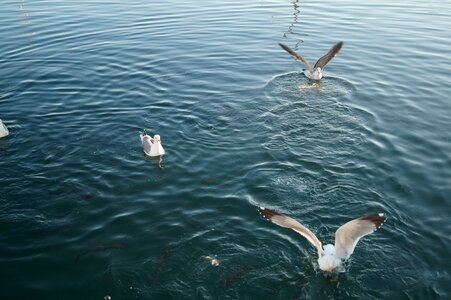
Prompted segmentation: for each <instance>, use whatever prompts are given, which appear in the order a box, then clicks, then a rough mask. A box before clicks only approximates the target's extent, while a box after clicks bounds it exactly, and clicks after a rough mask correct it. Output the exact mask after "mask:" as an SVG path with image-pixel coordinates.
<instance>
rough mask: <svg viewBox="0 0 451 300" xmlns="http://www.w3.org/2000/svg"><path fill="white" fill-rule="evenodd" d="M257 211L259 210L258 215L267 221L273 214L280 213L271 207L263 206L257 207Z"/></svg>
mask: <svg viewBox="0 0 451 300" xmlns="http://www.w3.org/2000/svg"><path fill="white" fill-rule="evenodd" d="M258 211H259V213H260V215H261V216H262V217H263V218H264V219H265V220H267V221H271V218H272V217H273V216H277V215H280V214H279V213H278V212H276V211H274V210H272V209H268V208H265V207H259V208H258Z"/></svg>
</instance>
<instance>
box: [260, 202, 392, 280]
mask: <svg viewBox="0 0 451 300" xmlns="http://www.w3.org/2000/svg"><path fill="white" fill-rule="evenodd" d="M259 211H260V214H261V215H262V216H263V217H264V218H265V219H266V220H268V221H271V222H272V223H274V224H277V225H279V226H282V227H285V228H290V229H293V230H294V231H296V232H297V233H299V234H300V235H302V236H303V237H305V238H306V239H307V240H308V241H309V242H310V243H312V244H313V246H315V247H316V249H317V250H318V264H319V268H320V269H321V270H323V271H327V272H332V271H333V270H334V269H337V270H338V271H344V268H343V266H342V263H343V261H344V260H346V259H348V258H349V257H350V256H351V254H352V253H353V252H354V248H355V246H356V245H357V242H358V241H359V240H360V238H362V237H364V236H365V235H368V234H370V233H373V232H374V231H376V230H377V229H379V227H381V226H382V224H384V222H385V215H384V214H381V213H380V214H373V215H368V216H363V217H360V218H358V219H354V220H352V221H349V222H348V223H346V224H344V225H342V226H341V227H340V228H338V229H337V231H335V246H334V245H331V244H328V245H325V246H324V249H323V246H322V244H321V241H320V240H319V239H318V238H317V237H316V236H315V234H314V233H312V232H311V231H310V230H309V229H308V228H306V227H304V226H303V225H301V223H299V222H297V221H296V220H294V219H292V218H290V217H287V216H284V215H282V214H280V213H278V212H276V211H274V210H271V209H267V208H264V207H260V208H259Z"/></svg>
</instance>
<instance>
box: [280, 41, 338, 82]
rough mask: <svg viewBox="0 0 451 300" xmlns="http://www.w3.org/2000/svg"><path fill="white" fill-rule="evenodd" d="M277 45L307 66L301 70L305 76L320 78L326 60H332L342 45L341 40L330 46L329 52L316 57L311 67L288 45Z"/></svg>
mask: <svg viewBox="0 0 451 300" xmlns="http://www.w3.org/2000/svg"><path fill="white" fill-rule="evenodd" d="M279 45H280V47H282V49H284V50H285V51H287V52H288V53H290V54H291V55H293V56H294V57H296V58H297V59H298V60H300V61H301V62H303V63H304V64H305V65H306V66H307V69H303V70H302V71H303V72H304V75H305V76H306V77H307V78H309V79H314V80H320V79H321V78H323V70H324V67H325V66H326V65H327V63H328V62H330V61H331V60H332V58H334V57H335V56H336V55H337V54H338V52H339V51H340V49H341V47H342V46H343V42H338V43H336V44H335V45H334V46H333V47H332V48H330V49H329V52H327V53H326V54H325V55H323V56H322V57H321V58H320V59H318V61H317V62H316V63H315V66H314V67H313V69H312V67H311V66H310V64H309V62H308V61H307V60H306V59H305V58H304V57H303V56H302V55H299V54H298V53H296V52H294V51H293V50H292V49H291V48H290V47H288V46H286V45H284V44H279Z"/></svg>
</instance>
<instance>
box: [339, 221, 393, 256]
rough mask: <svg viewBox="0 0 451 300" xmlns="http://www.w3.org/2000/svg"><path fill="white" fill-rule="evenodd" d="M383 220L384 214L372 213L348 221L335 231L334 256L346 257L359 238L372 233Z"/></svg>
mask: <svg viewBox="0 0 451 300" xmlns="http://www.w3.org/2000/svg"><path fill="white" fill-rule="evenodd" d="M384 222H385V215H384V214H374V215H368V216H364V217H360V218H358V219H354V220H352V221H349V222H348V223H346V224H344V225H342V226H341V227H340V228H338V229H337V231H336V232H335V256H336V257H337V258H339V259H348V258H349V257H350V256H351V254H352V253H353V252H354V249H355V246H356V245H357V242H358V241H359V240H360V238H362V237H364V236H365V235H368V234H370V233H373V232H374V231H376V230H377V229H379V227H381V226H382V224H384Z"/></svg>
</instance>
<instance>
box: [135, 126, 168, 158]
mask: <svg viewBox="0 0 451 300" xmlns="http://www.w3.org/2000/svg"><path fill="white" fill-rule="evenodd" d="M139 136H140V138H141V143H142V145H143V150H144V153H145V154H146V155H148V156H162V155H164V154H165V151H164V149H163V146H162V145H161V138H160V136H159V135H158V134H156V135H154V137H153V138H151V137H150V136H149V135H148V134H147V132H146V130H145V129H144V130H143V131H142V132H141V133H140V135H139Z"/></svg>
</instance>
